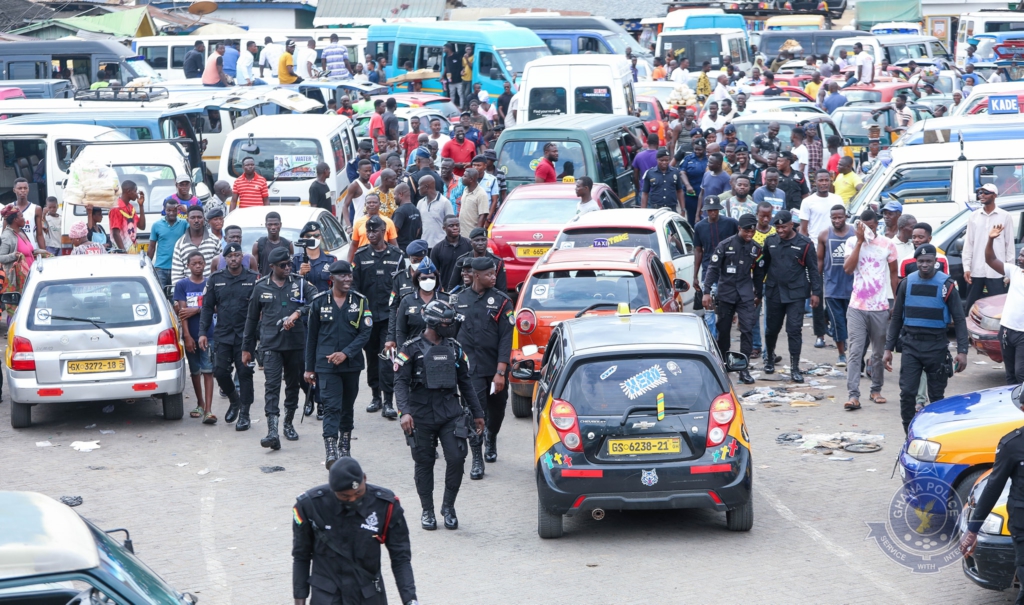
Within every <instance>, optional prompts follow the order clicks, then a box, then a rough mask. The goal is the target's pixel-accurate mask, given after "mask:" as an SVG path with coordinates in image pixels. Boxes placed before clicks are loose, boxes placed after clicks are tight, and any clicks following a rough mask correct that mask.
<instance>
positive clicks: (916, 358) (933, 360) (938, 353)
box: [872, 334, 949, 433]
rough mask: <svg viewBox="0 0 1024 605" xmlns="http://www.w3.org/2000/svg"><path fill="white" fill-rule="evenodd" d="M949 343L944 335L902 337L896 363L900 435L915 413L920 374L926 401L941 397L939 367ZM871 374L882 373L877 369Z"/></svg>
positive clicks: (942, 378)
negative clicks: (924, 379) (925, 382)
mask: <svg viewBox="0 0 1024 605" xmlns="http://www.w3.org/2000/svg"><path fill="white" fill-rule="evenodd" d="M948 345H949V342H948V341H947V340H946V336H945V334H943V335H942V336H941V337H939V338H936V339H934V340H928V339H917V338H911V337H909V336H904V338H903V352H902V353H901V355H902V359H901V360H900V417H901V418H902V419H903V432H904V433H907V432H908V429H909V427H910V421H911V420H913V419H914V414H916V413H917V391H918V389H919V388H920V387H921V372H924V373H925V375H926V376H927V377H928V400H929V401H933V402H934V401H938V400H940V399H942V398H943V397H944V396H945V393H946V383H947V382H949V378H948V377H947V376H946V371H945V368H944V367H943V365H944V363H945V361H946V351H947V348H948ZM872 369H873V371H877V372H881V371H883V370H882V368H881V367H876V368H872Z"/></svg>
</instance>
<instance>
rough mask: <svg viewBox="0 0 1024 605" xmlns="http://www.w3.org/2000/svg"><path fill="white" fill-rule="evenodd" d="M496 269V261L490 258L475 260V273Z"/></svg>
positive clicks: (482, 257) (483, 257)
mask: <svg viewBox="0 0 1024 605" xmlns="http://www.w3.org/2000/svg"><path fill="white" fill-rule="evenodd" d="M494 267H495V265H494V259H493V258H491V257H490V256H480V257H477V258H474V259H473V270H474V271H487V270H488V269H493V268H494Z"/></svg>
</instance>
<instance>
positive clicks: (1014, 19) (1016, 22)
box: [956, 10, 1024, 68]
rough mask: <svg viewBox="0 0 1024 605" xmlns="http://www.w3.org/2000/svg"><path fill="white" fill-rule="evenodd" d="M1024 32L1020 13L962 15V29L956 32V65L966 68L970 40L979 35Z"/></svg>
mask: <svg viewBox="0 0 1024 605" xmlns="http://www.w3.org/2000/svg"><path fill="white" fill-rule="evenodd" d="M1016 31H1021V32H1024V13H1021V12H1019V11H995V10H994V11H984V12H980V13H964V14H962V15H960V27H959V29H958V30H957V32H956V64H957V67H961V68H962V67H963V66H964V60H965V59H967V47H968V46H970V44H971V43H970V42H969V40H970V38H973V37H974V36H976V35H978V34H1000V33H1006V32H1016Z"/></svg>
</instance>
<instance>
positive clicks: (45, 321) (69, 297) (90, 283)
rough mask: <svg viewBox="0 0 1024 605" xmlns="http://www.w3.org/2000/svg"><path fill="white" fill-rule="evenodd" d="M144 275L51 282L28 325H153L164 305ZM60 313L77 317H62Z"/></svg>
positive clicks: (39, 327)
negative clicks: (160, 304) (161, 305)
mask: <svg viewBox="0 0 1024 605" xmlns="http://www.w3.org/2000/svg"><path fill="white" fill-rule="evenodd" d="M155 300H156V298H154V296H153V293H152V292H151V291H150V288H149V284H148V283H147V282H146V280H144V279H142V278H134V279H133V278H128V277H119V278H97V279H86V280H75V281H61V282H53V283H47V284H44V285H43V286H41V287H40V288H39V289H38V290H37V291H36V295H35V299H34V300H33V301H32V306H31V309H32V312H31V313H30V314H29V318H28V327H29V329H30V330H36V331H51V330H53V331H71V330H95V329H96V327H95V326H94V325H93V324H92V323H90V322H89V321H88V320H93V321H96V322H99V323H100V325H101V326H103V327H104V328H107V329H112V328H122V327H132V328H136V327H139V326H146V325H152V324H155V323H157V322H158V321H160V306H159V305H158V304H155V302H154V301H155ZM60 317H66V318H76V319H59V318H60Z"/></svg>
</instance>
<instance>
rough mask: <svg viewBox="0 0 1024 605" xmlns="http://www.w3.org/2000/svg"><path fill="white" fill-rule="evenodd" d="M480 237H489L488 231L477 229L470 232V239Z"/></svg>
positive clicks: (481, 228)
mask: <svg viewBox="0 0 1024 605" xmlns="http://www.w3.org/2000/svg"><path fill="white" fill-rule="evenodd" d="M478 237H487V229H484V228H483V227H477V228H475V229H473V230H472V231H470V232H469V239H476V238H478Z"/></svg>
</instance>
